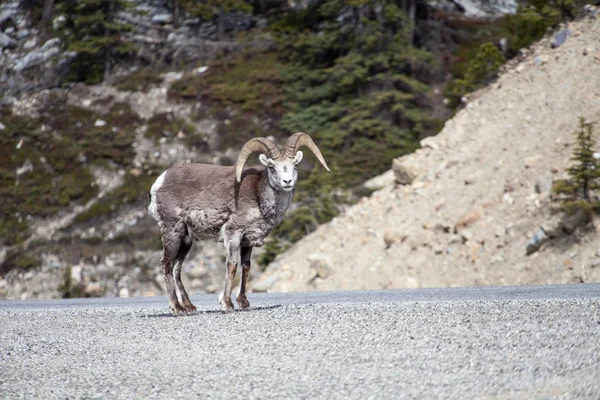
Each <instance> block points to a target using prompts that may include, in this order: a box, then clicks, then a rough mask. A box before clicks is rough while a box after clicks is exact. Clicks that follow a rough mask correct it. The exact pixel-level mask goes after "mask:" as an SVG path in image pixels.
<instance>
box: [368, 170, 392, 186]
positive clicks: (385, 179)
mask: <svg viewBox="0 0 600 400" xmlns="http://www.w3.org/2000/svg"><path fill="white" fill-rule="evenodd" d="M394 180H395V177H394V171H393V170H391V169H390V170H388V171H386V172H384V173H383V174H381V175H378V176H376V177H374V178H371V179H369V180H368V181H366V182H365V183H363V186H364V187H366V188H367V189H370V190H377V189H381V188H382V187H385V186H387V185H389V184H392V183H394Z"/></svg>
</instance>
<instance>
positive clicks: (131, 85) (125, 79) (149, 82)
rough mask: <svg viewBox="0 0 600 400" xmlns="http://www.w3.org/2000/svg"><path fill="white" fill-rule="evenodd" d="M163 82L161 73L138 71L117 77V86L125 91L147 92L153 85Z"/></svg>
mask: <svg viewBox="0 0 600 400" xmlns="http://www.w3.org/2000/svg"><path fill="white" fill-rule="evenodd" d="M162 82H163V78H162V76H161V75H160V74H159V73H156V72H147V71H136V72H134V73H132V74H129V75H125V76H120V77H118V78H116V82H115V86H116V87H117V89H119V90H122V91H124V92H137V91H140V92H144V93H147V92H148V91H149V90H150V89H151V88H152V87H153V86H156V85H159V84H161V83H162Z"/></svg>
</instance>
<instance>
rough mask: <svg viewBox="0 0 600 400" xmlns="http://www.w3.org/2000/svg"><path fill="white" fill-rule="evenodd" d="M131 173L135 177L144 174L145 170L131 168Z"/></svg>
mask: <svg viewBox="0 0 600 400" xmlns="http://www.w3.org/2000/svg"><path fill="white" fill-rule="evenodd" d="M129 173H130V174H131V175H133V176H135V177H138V176H140V175H142V173H143V171H142V170H141V169H139V168H132V169H130V170H129Z"/></svg>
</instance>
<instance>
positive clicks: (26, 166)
mask: <svg viewBox="0 0 600 400" xmlns="http://www.w3.org/2000/svg"><path fill="white" fill-rule="evenodd" d="M29 172H33V164H32V163H31V160H29V159H27V160H25V162H24V163H23V165H22V166H21V167H19V168H17V178H18V177H20V176H21V175H24V174H27V173H29Z"/></svg>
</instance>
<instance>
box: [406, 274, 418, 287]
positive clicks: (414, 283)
mask: <svg viewBox="0 0 600 400" xmlns="http://www.w3.org/2000/svg"><path fill="white" fill-rule="evenodd" d="M404 287H405V288H407V289H418V288H420V287H421V285H420V284H419V281H418V280H417V279H416V278H414V277H412V276H407V277H406V280H405V281H404Z"/></svg>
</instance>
